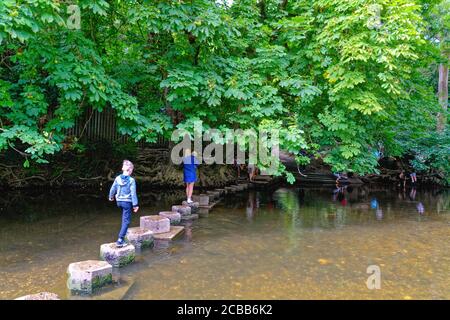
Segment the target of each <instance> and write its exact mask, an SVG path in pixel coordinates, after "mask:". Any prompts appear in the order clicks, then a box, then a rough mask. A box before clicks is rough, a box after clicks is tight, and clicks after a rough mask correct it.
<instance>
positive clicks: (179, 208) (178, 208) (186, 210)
mask: <svg viewBox="0 0 450 320" xmlns="http://www.w3.org/2000/svg"><path fill="white" fill-rule="evenodd" d="M172 211H176V212H179V213H180V214H181V215H185V214H191V207H189V206H187V205H181V206H172Z"/></svg>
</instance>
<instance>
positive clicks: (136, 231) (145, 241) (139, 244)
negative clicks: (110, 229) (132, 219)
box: [126, 227, 153, 249]
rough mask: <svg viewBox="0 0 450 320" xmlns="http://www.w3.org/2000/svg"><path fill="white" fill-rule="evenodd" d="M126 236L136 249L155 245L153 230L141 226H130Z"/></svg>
mask: <svg viewBox="0 0 450 320" xmlns="http://www.w3.org/2000/svg"><path fill="white" fill-rule="evenodd" d="M126 238H127V240H128V242H129V243H131V244H132V245H133V246H134V247H135V248H136V249H144V248H150V247H151V246H152V245H153V232H152V231H150V230H148V229H142V228H141V227H136V228H128V232H127V236H126Z"/></svg>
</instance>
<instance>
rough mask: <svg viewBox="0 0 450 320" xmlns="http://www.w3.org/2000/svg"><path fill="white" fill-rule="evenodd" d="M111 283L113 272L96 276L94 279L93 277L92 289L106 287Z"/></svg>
mask: <svg viewBox="0 0 450 320" xmlns="http://www.w3.org/2000/svg"><path fill="white" fill-rule="evenodd" d="M110 283H112V274H108V275H106V276H100V277H95V278H94V279H92V291H94V290H96V289H99V288H101V287H104V286H105V285H107V284H110Z"/></svg>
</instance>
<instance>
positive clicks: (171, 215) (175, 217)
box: [159, 211, 181, 225]
mask: <svg viewBox="0 0 450 320" xmlns="http://www.w3.org/2000/svg"><path fill="white" fill-rule="evenodd" d="M159 215H160V216H161V217H164V218H167V219H169V220H170V224H171V225H177V224H180V222H181V214H180V213H179V212H176V211H161V212H160V213H159Z"/></svg>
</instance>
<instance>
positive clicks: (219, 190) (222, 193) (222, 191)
mask: <svg viewBox="0 0 450 320" xmlns="http://www.w3.org/2000/svg"><path fill="white" fill-rule="evenodd" d="M214 191H216V192H218V193H219V195H221V196H223V195H224V194H225V189H214Z"/></svg>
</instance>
